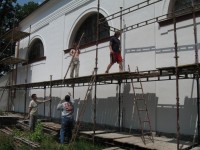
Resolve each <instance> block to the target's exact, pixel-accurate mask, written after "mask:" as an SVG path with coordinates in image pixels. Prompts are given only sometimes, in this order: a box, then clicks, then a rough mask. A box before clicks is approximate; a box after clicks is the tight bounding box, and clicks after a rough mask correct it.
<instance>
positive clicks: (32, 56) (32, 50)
mask: <svg viewBox="0 0 200 150" xmlns="http://www.w3.org/2000/svg"><path fill="white" fill-rule="evenodd" d="M43 59H45V57H44V46H43V43H42V41H41V40H40V39H38V38H37V39H35V40H33V42H32V43H31V44H30V46H29V53H28V61H29V62H36V61H40V60H43Z"/></svg>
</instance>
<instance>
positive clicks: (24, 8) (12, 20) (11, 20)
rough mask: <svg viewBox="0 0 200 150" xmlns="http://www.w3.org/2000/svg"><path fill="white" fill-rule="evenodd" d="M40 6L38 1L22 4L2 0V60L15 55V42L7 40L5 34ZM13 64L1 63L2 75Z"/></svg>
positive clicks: (0, 39)
mask: <svg viewBox="0 0 200 150" xmlns="http://www.w3.org/2000/svg"><path fill="white" fill-rule="evenodd" d="M37 7H38V4H37V3H34V2H32V1H31V2H28V3H27V4H24V5H20V4H18V3H17V0H0V29H1V30H0V37H1V38H0V61H1V60H2V59H4V58H6V57H9V56H12V55H14V52H15V42H13V41H12V40H11V41H5V40H4V36H3V35H4V34H5V33H6V32H7V31H9V30H10V29H13V28H15V27H17V26H18V24H19V22H20V21H22V20H23V19H24V18H25V17H27V16H28V15H29V14H30V13H32V12H33V11H34V10H35V9H36V8H37ZM11 67H12V66H9V65H6V64H0V77H1V76H2V75H4V74H5V73H6V72H8V71H9V70H10V69H11Z"/></svg>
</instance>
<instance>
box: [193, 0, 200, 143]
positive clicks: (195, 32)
mask: <svg viewBox="0 0 200 150" xmlns="http://www.w3.org/2000/svg"><path fill="white" fill-rule="evenodd" d="M195 10H196V0H192V15H193V27H194V42H195V64H196V65H197V72H196V82H197V131H198V135H197V144H198V145H199V144H200V137H199V135H200V130H199V125H200V122H199V121H200V116H199V113H200V110H199V64H198V63H199V56H198V40H197V24H196V14H195Z"/></svg>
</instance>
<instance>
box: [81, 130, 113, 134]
mask: <svg viewBox="0 0 200 150" xmlns="http://www.w3.org/2000/svg"><path fill="white" fill-rule="evenodd" d="M108 132H110V131H106V130H104V131H103V130H97V131H95V133H96V134H101V133H108ZM93 133H94V131H81V132H80V134H86V135H93Z"/></svg>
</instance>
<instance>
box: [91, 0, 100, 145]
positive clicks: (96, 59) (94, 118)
mask: <svg viewBox="0 0 200 150" xmlns="http://www.w3.org/2000/svg"><path fill="white" fill-rule="evenodd" d="M99 7H100V2H99V0H98V4H97V28H96V32H97V33H96V58H95V68H94V73H95V88H94V106H93V107H94V114H93V121H94V125H93V137H92V139H93V144H94V143H95V130H96V101H97V70H98V45H99V43H98V41H99Z"/></svg>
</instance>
